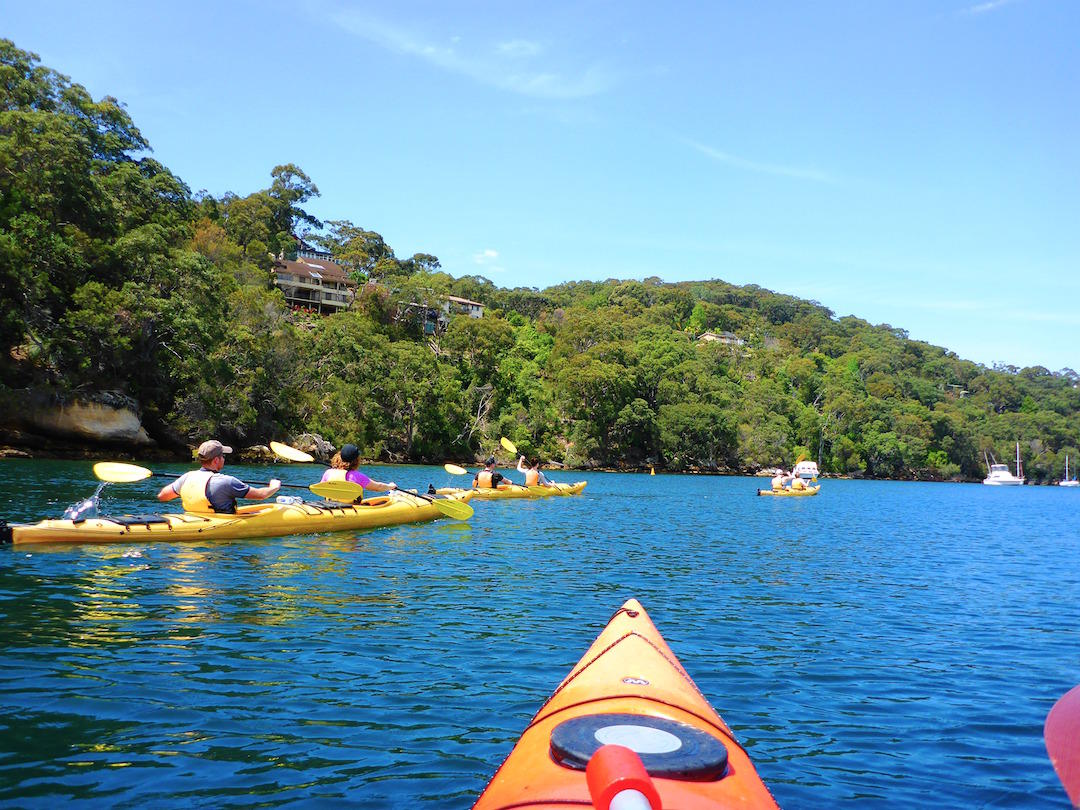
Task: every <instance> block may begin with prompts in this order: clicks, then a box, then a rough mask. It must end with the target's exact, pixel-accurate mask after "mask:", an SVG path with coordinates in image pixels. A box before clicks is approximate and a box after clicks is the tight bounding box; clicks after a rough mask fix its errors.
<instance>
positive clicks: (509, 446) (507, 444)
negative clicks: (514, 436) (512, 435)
mask: <svg viewBox="0 0 1080 810" xmlns="http://www.w3.org/2000/svg"><path fill="white" fill-rule="evenodd" d="M499 444H501V445H502V446H503V449H504V450H506V452H508V453H513V454H514V455H515V456H516V455H517V446H516V445H515V444H514V443H513V442H512V441H510V440H509V439H508V438H506V437H505V436H503V437H502V438H501V439H499Z"/></svg>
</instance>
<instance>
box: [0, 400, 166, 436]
mask: <svg viewBox="0 0 1080 810" xmlns="http://www.w3.org/2000/svg"><path fill="white" fill-rule="evenodd" d="M6 404H7V413H6V414H5V417H6V418H5V420H4V421H5V422H7V423H8V424H10V425H12V426H13V427H16V428H19V429H21V430H24V431H27V432H30V433H33V434H36V435H38V436H41V437H43V438H45V439H47V440H69V441H72V442H74V443H77V444H108V445H125V446H130V447H133V448H139V447H143V448H145V447H151V446H153V445H154V441H153V439H151V438H150V436H149V435H148V434H147V432H146V430H145V429H144V428H143V426H142V420H141V418H140V414H139V406H138V403H137V402H135V401H134V400H133V399H131V398H130V397H127V396H125V395H123V394H120V393H116V392H101V393H97V394H92V395H88V396H84V397H79V398H66V397H59V396H57V395H55V394H50V393H45V392H40V391H32V390H23V391H14V392H11V395H10V397H9V398H8V401H7V403H6Z"/></svg>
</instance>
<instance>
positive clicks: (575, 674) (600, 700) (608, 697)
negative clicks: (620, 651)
mask: <svg viewBox="0 0 1080 810" xmlns="http://www.w3.org/2000/svg"><path fill="white" fill-rule="evenodd" d="M622 610H623V608H620V610H619V611H616V612H615V614H614V615H613V616H612V618H615V616H618V615H619V613H620V612H621V611H622ZM627 615H628V616H630V617H631V618H634V617H636V616H637V614H636V612H633V611H627ZM630 638H638V639H641V640H642V641H644V642H645V643H646V644H648V645H649V646H650V647H652V648H653V649H654V650H656V652H657V653H659V654H660V655H661V656H662V657H663V658H664V659H665V660H666V661H667V662H668V663H669V664H671V666H672V668H673V669H675V670H676V672H678V673H679V674H680V675H681V676H682V678H683V680H684V681H686V684H687V686H689V687H690V688H692V689H693V690H694V691H695V692H697V693H698V694H699V695H701V698H702V700H705V699H706V698H705V695H703V694H702V693H701V690H700V689H698V685H697V684H696V683H694V681H693V679H692V678H691V677H690V676H689V675H688V674H687V673H686V671H685V670H684V669H683V668H682V667H681V666H680V665H679V662H678V661H677V660H672V659H671V658H669V657H668V656H667V654H665V653H664V651H663V650H661V649H660V648H659V647H657V646H656V645H655V644H654V643H653V641H652V639H650V638H648V637H647V636H643V635H641V633H638V632H636V631H633V630H631V631H630V632H628V633H626V634H625V635H623V636H620V637H619V638H617V639H616V640H615V641H613V642H611V644H609V645H608V646H607V647H605V648H604V649H603V650H601V651H600V652H599V653H597V655H596V657H595V658H593V659H592V660H591V661H589V662H588V663H587V664H585V665H584V666H581V667H577V668H575V670H574V671H573V672H571V673H570V674H569V675H567V676H566V680H564V681H563V682H562V683H561V684H559V686H558V688H557V689H556V690H555V691H554V692H552V693H551V696H550V697H549V698H548V699H547V700H546V701H544V705H543V706H541V707H540V711H538V712H537V713H536V716H535V717H534V718H533V719H532V720H531V721H530V722H529V725H528V726H526V727H525V730H526V731H528V730H529V729H530V728H532V727H533V726H534V725H536V724H537V723H541V722H543V721H544V720H547V719H548V718H550V717H555V715H557V714H559V713H560V712H565V711H568V710H570V709H573V708H575V707H578V706H590V705H596V704H599V703H603V702H604V701H608V700H616V699H618V697H619V696H612V695H603V696H601V697H596V698H589V699H588V700H581V701H578V702H576V703H571V704H567V705H566V706H562V707H560V708H558V709H556V710H555V711H553V712H551V713H549V714H544V709H546V708H547V707H548V704H550V703H551V702H552V701H553V700H554V699H555V698H556V697H557V696H558V695H559V694H560V693H561V692H562V690H563V689H565V688H566V687H568V686H570V684H571V683H572V682H573V681H574V680H575V679H576V678H577V677H578V676H579V675H581V674H583V673H584V672H585V670H587V669H588V668H589V667H591V666H592V665H593V664H594V663H596V662H597V661H599V660H600V659H601V658H602V657H603V656H604V655H605V654H607V653H608V652H610V651H611V650H613V649H614V648H615V647H617V646H618V645H619V644H622V643H623V642H624V641H626V640H627V639H630ZM640 699H641V700H644V701H646V702H649V703H656V704H658V705H660V706H668V707H670V708H673V709H678V710H679V711H682V712H686V713H687V714H690V715H693V716H694V717H696V718H698V719H699V720H700V721H701V722H703V723H706V724H707V725H709V726H710V727H711V728H714V729H716V731H718V732H719V733H720V734H722V735H723V736H724V737H726V738H727V739H729V740H731V742H732V743H734V744H735V745H737V746H739V748H742V749H743V751H744V752H745V751H746V749H745V748H743V745H742V743H740V742H739V741H738V740H737V739H736V738H735V735H734V734H733V733H732V732H731V730H730V729H728V728H726V727H724V726H721V725H718V724H716V723H715V722H713V720H712V719H710V718H709V717H705V716H703V715H701V714H699V713H698V712H695V711H690V710H688V709H687V708H685V707H684V706H680V705H678V704H677V703H672V702H671V701H668V700H663V699H661V698H657V697H652V696H651V695H648V696H642V697H641V698H640Z"/></svg>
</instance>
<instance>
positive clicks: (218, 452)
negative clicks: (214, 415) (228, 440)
mask: <svg viewBox="0 0 1080 810" xmlns="http://www.w3.org/2000/svg"><path fill="white" fill-rule="evenodd" d="M231 452H232V448H231V447H229V445H227V444H222V443H221V442H219V441H218V440H217V439H211V440H210V441H208V442H203V443H202V444H200V445H199V449H198V451H197V452H196V455H197V456H198V457H199V463H200V464H205V463H206V462H207V461H211V460H212V459H215V458H217V457H218V456H223V455H225V454H226V453H231Z"/></svg>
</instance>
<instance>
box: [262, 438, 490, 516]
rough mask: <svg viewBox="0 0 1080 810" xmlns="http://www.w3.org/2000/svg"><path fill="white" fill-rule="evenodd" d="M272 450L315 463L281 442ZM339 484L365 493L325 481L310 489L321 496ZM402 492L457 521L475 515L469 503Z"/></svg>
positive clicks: (359, 487)
mask: <svg viewBox="0 0 1080 810" xmlns="http://www.w3.org/2000/svg"><path fill="white" fill-rule="evenodd" d="M270 449H271V450H273V451H274V452H275V453H276V454H277V455H279V456H281V457H282V458H284V459H288V460H289V461H301V462H312V461H315V457H314V456H313V455H311V453H305V452H304V451H303V450H298V449H297V448H295V447H290V446H289V445H287V444H282V443H281V442H270ZM318 463H319V464H322V465H323V466H325V467H329V466H330V465H329V464H327V463H326V462H325V461H320V462H318ZM462 472H464V470H462ZM339 483H340V484H348V485H349V486H351V487H355V488H356V489H357V490H359V491H360V492H363V487H361V486H360V485H359V484H354V483H353V482H352V481H340V482H339V481H324V482H322V483H319V484H312V485H311V486H310V487H309V489H310V490H311V491H312V492H314V493H315V494H316V495H320V494H322V491H324V490H326V489H327V488H328V487H329V486H331V485H334V484H339ZM316 487H319V489H318V490H316V489H315V488H316ZM401 491H402V492H408V493H409V494H411V495H415V496H416V497H417V498H423V499H424V500H425V501H428V502H429V503H433V504H435V508H436V509H438V510H439V511H440V512H442V513H443V514H444V515H446V516H447V517H452V518H454V519H456V520H468V519H469V518H471V517H472V516H473V514H474V511H473V508H472V507H471V506H469V505H468V504H467V503H464V502H463V501H457V500H447V499H443V498H432V497H431V496H430V495H422V494H420V493H419V492H413V491H412V490H401ZM360 492H357V494H355V495H353V496H352V498H349V500H350V501H351V500H353V499H355V498H358V497H359V496H360ZM324 497H327V498H331V499H332V500H339V499H338V498H337V497H335V496H332V495H326V496H324Z"/></svg>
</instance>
